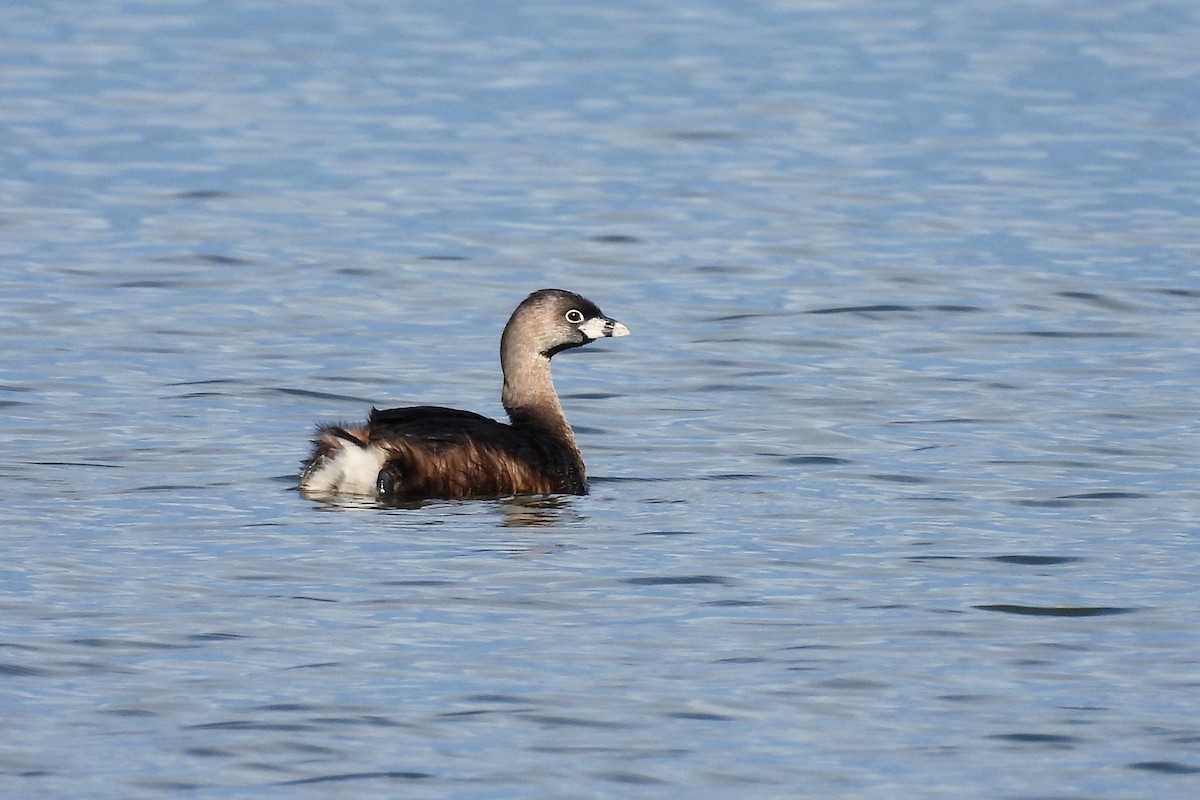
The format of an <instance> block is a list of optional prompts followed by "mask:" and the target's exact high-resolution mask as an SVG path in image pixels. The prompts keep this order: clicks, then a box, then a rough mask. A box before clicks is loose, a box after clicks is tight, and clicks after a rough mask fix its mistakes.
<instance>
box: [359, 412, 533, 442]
mask: <svg viewBox="0 0 1200 800" xmlns="http://www.w3.org/2000/svg"><path fill="white" fill-rule="evenodd" d="M367 427H368V429H369V430H370V441H373V442H376V441H380V440H383V439H390V438H393V437H397V436H402V437H411V438H414V439H424V440H425V441H429V442H446V443H462V442H465V441H471V440H479V439H481V438H482V439H484V440H487V439H494V440H499V441H505V440H508V439H509V438H510V437H511V434H512V426H510V425H505V424H504V423H503V422H497V421H496V420H494V419H491V418H489V417H485V416H483V415H482V414H476V413H474V412H472V411H461V410H459V409H457V408H444V407H442V406H410V407H408V408H388V409H383V410H380V409H378V408H373V409H371V418H370V421H369V422H368V423H367Z"/></svg>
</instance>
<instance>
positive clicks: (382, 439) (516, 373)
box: [300, 289, 629, 501]
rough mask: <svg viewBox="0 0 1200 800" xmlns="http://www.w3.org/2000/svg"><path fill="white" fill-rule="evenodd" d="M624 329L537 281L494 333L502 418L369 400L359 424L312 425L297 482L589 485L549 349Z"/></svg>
mask: <svg viewBox="0 0 1200 800" xmlns="http://www.w3.org/2000/svg"><path fill="white" fill-rule="evenodd" d="M628 334H629V328H627V327H626V326H624V325H622V324H621V323H620V322H617V321H616V320H615V319H612V318H610V317H607V316H605V315H604V314H603V312H601V311H600V309H599V308H598V307H597V306H596V304H595V303H593V302H591V301H590V300H588V299H586V298H584V297H581V296H580V295H578V294H575V293H574V292H568V291H565V290H563V289H541V290H539V291H536V292H534V293H533V294H531V295H529V296H528V297H526V298H525V299H524V300H523V301H522V302H521V304H520V305H518V306H517V308H516V310H515V311H513V313H512V316H511V317H510V318H509V320H508V324H507V325H505V326H504V333H503V335H502V336H501V337H500V368H501V371H502V372H503V375H504V387H503V391H502V392H501V396H500V399H501V402H502V403H503V405H504V409H505V411H507V412H508V419H509V422H507V423H504V422H499V421H497V420H494V419H491V418H489V417H485V416H482V415H480V414H476V413H473V412H471V411H460V410H458V409H454V408H444V407H441V406H412V407H408V408H390V409H386V410H382V411H381V410H379V409H376V408H372V409H371V415H370V417H369V419H368V420H367V423H366V424H365V425H354V426H351V425H322V426H320V427H318V429H317V435H316V438H315V439H314V441H313V444H314V447H313V452H312V455H311V456H309V458H308V459H307V460H306V461H305V463H304V469H303V471H302V472H301V474H300V489H301V490H302V491H303V492H305V493H306V494H310V495H322V494H335V493H336V494H354V495H367V496H375V497H379V498H384V499H388V500H393V501H407V500H422V499H430V498H453V499H466V498H486V497H507V496H511V495H527V494H587V491H588V483H587V473H586V472H585V470H584V465H583V456H582V455H580V452H579V446H578V445H577V444H576V443H575V434H574V432H573V431H572V430H571V426H570V425H569V424H568V423H567V418H566V416H565V415H564V414H563V410H562V405H561V404H560V403H559V400H558V395H557V394H556V393H555V391H554V383H553V382H552V381H551V379H550V359H551V357H553V356H554V355H555V354H556V353H560V352H562V351H563V350H568V349H570V348H574V347H582V346H583V345H585V344H587V343H588V342H592V341H595V340H596V339H600V338H604V337H607V336H627V335H628Z"/></svg>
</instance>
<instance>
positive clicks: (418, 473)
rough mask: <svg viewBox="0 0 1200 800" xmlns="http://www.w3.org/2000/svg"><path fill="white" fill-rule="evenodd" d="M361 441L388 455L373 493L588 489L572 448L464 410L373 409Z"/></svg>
mask: <svg viewBox="0 0 1200 800" xmlns="http://www.w3.org/2000/svg"><path fill="white" fill-rule="evenodd" d="M367 438H368V442H369V443H370V444H372V445H378V446H380V447H382V448H384V449H385V450H386V451H387V453H388V456H387V460H386V461H385V463H384V465H383V467H382V468H381V469H380V472H379V478H378V481H379V484H378V485H379V492H380V494H381V495H384V496H387V497H392V498H397V499H404V498H428V497H452V498H466V497H503V496H507V495H517V494H553V493H571V494H586V493H587V480H586V478H585V477H584V473H583V465H582V464H580V463H578V456H577V454H576V453H574V452H571V451H568V450H565V449H563V448H562V447H561V446H560V445H558V444H557V443H555V442H554V441H553V440H547V439H546V438H545V437H544V436H539V435H533V434H531V433H530V432H529V431H528V430H525V429H523V428H520V427H514V426H512V425H506V424H505V423H503V422H497V421H496V420H494V419H489V418H488V417H485V416H482V415H480V414H475V413H472V412H470V411H459V410H458V409H454V408H443V407H441V406H414V407H411V408H389V409H386V410H384V411H380V410H378V409H372V410H371V418H370V421H369V422H368V423H367Z"/></svg>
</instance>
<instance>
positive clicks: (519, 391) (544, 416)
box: [500, 351, 573, 439]
mask: <svg viewBox="0 0 1200 800" xmlns="http://www.w3.org/2000/svg"><path fill="white" fill-rule="evenodd" d="M500 366H501V369H502V370H503V371H504V390H503V391H502V392H501V394H500V401H501V402H502V403H503V404H504V410H505V411H507V412H508V415H509V416H510V417H513V416H514V415H515V416H516V417H517V418H520V419H521V420H526V419H527V418H536V419H538V420H539V421H541V422H542V423H543V424H544V425H546V427H549V428H560V429H562V430H563V431H565V433H566V435H567V436H568V437H571V438H572V439H573V437H572V435H571V426H570V425H568V424H567V418H566V415H564V414H563V410H562V405H561V404H560V403H559V402H558V394H556V393H555V391H554V382H553V381H552V380H551V379H550V359H548V358H546V357H545V356H544V355H542V354H541V353H530V352H528V351H527V352H525V353H521V354H514V353H508V352H503V351H502V352H501V353H500Z"/></svg>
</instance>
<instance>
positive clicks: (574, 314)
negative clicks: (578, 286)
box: [567, 308, 583, 325]
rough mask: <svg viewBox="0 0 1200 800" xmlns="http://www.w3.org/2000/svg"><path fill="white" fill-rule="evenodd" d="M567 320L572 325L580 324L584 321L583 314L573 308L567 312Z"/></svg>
mask: <svg viewBox="0 0 1200 800" xmlns="http://www.w3.org/2000/svg"><path fill="white" fill-rule="evenodd" d="M567 322H569V323H571V324H572V325H578V324H579V323H581V322H583V314H582V313H581V312H580V311H579V310H577V309H574V308H572V309H571V310H570V311H568V312H567Z"/></svg>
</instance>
